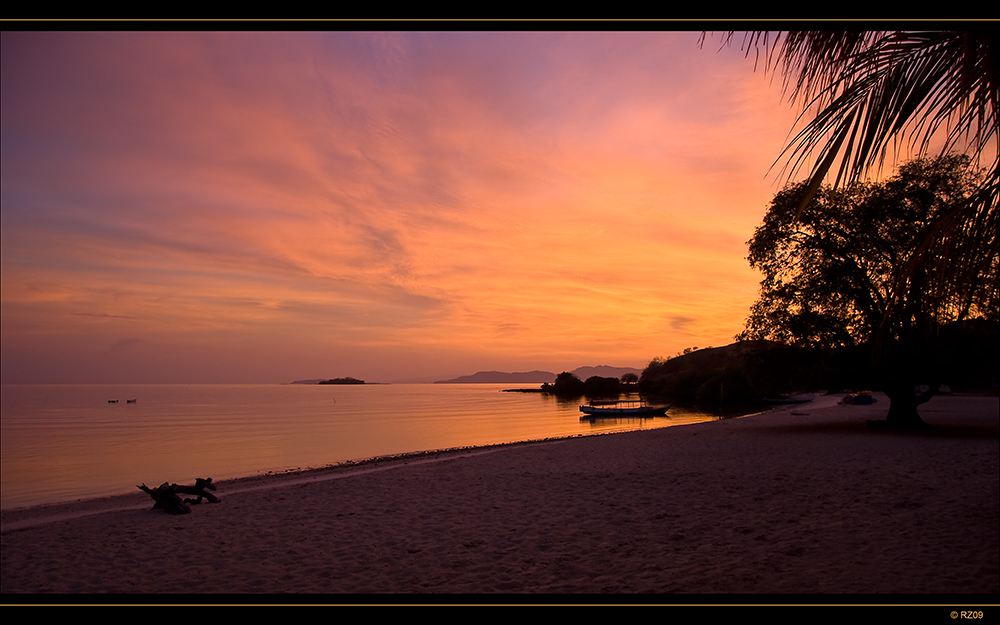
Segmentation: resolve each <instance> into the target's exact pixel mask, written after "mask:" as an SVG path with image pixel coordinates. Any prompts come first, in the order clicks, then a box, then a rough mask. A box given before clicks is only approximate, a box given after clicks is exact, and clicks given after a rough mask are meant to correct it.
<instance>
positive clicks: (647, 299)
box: [0, 31, 798, 383]
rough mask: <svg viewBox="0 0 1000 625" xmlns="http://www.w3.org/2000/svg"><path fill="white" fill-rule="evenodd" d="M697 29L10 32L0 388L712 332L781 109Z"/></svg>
mask: <svg viewBox="0 0 1000 625" xmlns="http://www.w3.org/2000/svg"><path fill="white" fill-rule="evenodd" d="M699 35H700V32H694V31H693V32H648V33H640V32H579V33H573V32H288V33H280V32H267V33H254V32H246V33H225V32H220V33H210V32H197V33H181V32H176V33H120V32H108V33H67V32H58V33H32V32H16V33H7V32H5V33H3V40H2V44H3V48H2V63H3V75H2V79H3V84H2V223H0V226H2V275H0V279H2V280H0V283H2V291H0V305H2V375H0V378H2V381H3V382H5V383H20V382H52V383H158V382H163V383H189V382H190V383H196V382H206V383H214V382H247V383H256V382H288V381H292V380H295V379H302V378H320V377H338V376H354V377H360V378H363V379H365V380H367V381H369V382H405V381H434V380H441V379H446V378H451V377H456V376H458V375H465V374H471V373H474V372H476V371H479V370H501V371H526V370H531V369H544V370H549V371H554V372H559V371H563V370H569V369H573V368H576V367H579V366H582V365H597V364H608V365H614V366H631V367H637V368H642V367H644V366H645V365H646V364H648V362H649V361H650V359H652V358H654V357H657V356H669V355H673V354H675V353H676V352H678V351H680V350H682V349H684V348H685V347H690V346H701V347H705V346H709V345H712V346H720V345H725V344H728V343H731V342H732V341H733V336H734V335H735V334H736V333H737V332H739V331H740V330H741V329H742V327H743V322H744V320H745V318H746V315H747V312H748V309H749V307H750V306H751V304H752V303H753V301H754V299H755V297H756V294H757V286H758V282H759V280H760V276H759V275H758V274H756V273H755V272H753V271H752V270H751V269H750V268H749V266H748V265H747V262H746V260H745V258H746V255H747V250H746V242H747V240H748V239H750V237H751V236H752V235H753V231H754V228H755V227H756V226H757V224H758V223H759V222H760V221H761V219H762V217H763V215H764V212H765V210H766V207H767V204H768V202H769V200H770V199H771V197H773V195H774V194H775V192H776V191H777V190H779V189H780V187H781V186H782V185H783V183H784V182H785V180H784V179H783V178H782V177H781V176H780V173H779V172H778V170H777V169H775V170H773V171H769V169H770V167H771V165H772V163H773V162H774V161H775V159H776V158H777V157H778V155H779V154H780V151H781V148H782V146H783V145H784V143H785V141H786V140H787V136H788V132H789V130H790V129H791V128H792V125H793V122H794V120H795V117H796V114H797V112H798V111H796V110H795V109H793V107H792V106H791V105H790V104H789V103H788V102H787V100H786V99H785V98H784V97H783V96H782V94H781V91H780V86H779V84H778V83H777V82H774V83H772V81H771V78H770V76H769V75H765V74H764V73H763V72H762V71H761V70H760V69H759V68H758V69H757V71H755V70H754V61H753V58H752V56H751V58H749V59H748V58H746V57H745V55H744V53H743V52H742V51H741V50H740V48H739V46H738V45H735V46H734V47H731V48H724V49H720V40H719V38H718V37H716V38H715V39H712V38H711V37H710V38H709V40H708V42H707V43H706V45H705V46H704V47H699V46H698V38H699Z"/></svg>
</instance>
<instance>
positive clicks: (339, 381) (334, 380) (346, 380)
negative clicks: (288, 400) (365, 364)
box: [292, 378, 365, 384]
mask: <svg viewBox="0 0 1000 625" xmlns="http://www.w3.org/2000/svg"><path fill="white" fill-rule="evenodd" d="M364 383H365V381H364V380H359V379H357V378H331V379H329V380H323V379H316V380H295V381H294V382H292V384H364Z"/></svg>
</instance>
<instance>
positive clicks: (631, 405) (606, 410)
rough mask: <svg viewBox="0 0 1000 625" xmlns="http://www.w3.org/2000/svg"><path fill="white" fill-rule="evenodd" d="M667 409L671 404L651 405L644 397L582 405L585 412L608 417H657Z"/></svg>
mask: <svg viewBox="0 0 1000 625" xmlns="http://www.w3.org/2000/svg"><path fill="white" fill-rule="evenodd" d="M667 410H670V406H650V405H648V404H646V402H645V400H642V399H621V400H596V401H591V402H590V403H588V404H585V405H582V406H580V412H582V413H583V414H587V415H591V416H608V417H655V416H661V415H665V414H667Z"/></svg>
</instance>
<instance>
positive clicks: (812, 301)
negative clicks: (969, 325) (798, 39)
mask: <svg viewBox="0 0 1000 625" xmlns="http://www.w3.org/2000/svg"><path fill="white" fill-rule="evenodd" d="M968 161H969V157H968V156H965V155H949V156H941V157H937V158H933V159H927V158H923V159H916V160H913V161H910V162H908V163H905V164H904V165H903V166H901V167H900V169H899V171H898V173H897V174H896V175H894V176H893V177H891V178H889V179H888V180H886V181H885V182H882V183H872V182H867V183H862V182H856V183H854V184H851V185H848V186H846V187H842V188H839V189H837V188H834V187H832V186H821V187H819V188H818V189H817V190H816V191H815V193H814V194H813V196H812V199H811V200H810V201H809V202H808V203H807V204H806V205H805V206H804V208H803V209H802V210H801V212H800V211H799V208H798V207H799V205H800V202H801V198H802V196H803V194H805V193H808V192H809V189H808V183H807V182H802V183H798V184H792V185H789V186H787V187H786V188H785V189H783V190H782V191H781V192H779V193H778V194H777V195H776V196H775V198H774V199H773V200H772V202H771V204H770V206H769V207H768V211H767V214H766V215H765V217H764V221H763V223H762V224H761V225H760V226H759V227H758V228H757V230H756V231H755V233H754V236H753V238H752V239H751V240H750V241H749V242H748V245H749V252H750V253H749V256H748V260H749V262H750V265H751V266H752V267H753V268H755V269H758V270H760V271H761V272H762V273H763V274H764V278H763V280H762V281H761V288H760V296H759V298H758V300H757V302H756V303H755V304H754V306H753V308H752V309H751V313H750V316H749V318H748V319H747V323H746V328H745V329H744V331H743V332H742V333H741V334H739V335H738V336H737V338H738V339H741V340H774V341H780V342H782V343H786V344H790V345H795V346H801V347H828V348H836V347H855V346H862V345H864V346H869V347H873V349H874V352H873V361H874V363H875V365H876V369H877V370H878V371H880V372H881V373H882V375H883V382H884V383H885V384H886V385H887V386H886V387H885V390H886V392H887V393H889V394H890V396H891V397H894V401H895V400H896V398H899V399H900V400H901V401H900V402H899V403H900V405H902V404H904V403H906V402H909V401H910V400H911V399H912V398H913V388H914V386H915V384H916V383H918V381H917V380H916V376H918V375H925V374H926V375H931V374H932V373H933V369H934V364H933V363H934V360H935V353H936V352H935V350H936V349H937V348H936V341H937V336H938V332H939V329H940V328H941V326H943V325H945V324H949V323H952V322H955V321H963V320H967V319H985V320H989V321H993V322H996V321H998V320H1000V269H998V267H1000V259H998V257H997V255H996V254H994V253H992V252H991V251H990V249H989V241H988V240H986V239H983V238H980V237H978V236H976V232H975V231H974V230H972V231H965V236H964V237H956V236H952V238H951V241H950V242H951V245H953V246H954V248H953V249H951V250H941V251H939V253H936V254H925V255H924V257H923V258H922V259H921V262H920V263H913V262H911V260H912V257H913V255H914V254H918V253H920V246H921V243H922V241H923V237H924V233H926V231H927V230H928V228H932V227H933V226H934V224H935V223H938V222H939V220H940V219H941V218H942V215H948V214H950V213H951V212H952V211H953V210H954V207H955V206H956V205H962V204H964V203H966V202H968V198H969V197H970V195H974V194H975V193H976V192H977V189H978V188H980V185H981V181H982V178H983V177H984V175H985V174H984V173H983V172H981V171H978V170H974V169H969V168H968ZM954 249H961V250H963V255H962V263H961V266H959V267H956V264H955V256H954ZM928 398H929V396H928ZM915 405H916V404H913V406H910V407H908V408H907V410H909V408H912V415H910V417H911V418H916V412H915V410H916V409H915ZM890 414H892V410H891V409H890Z"/></svg>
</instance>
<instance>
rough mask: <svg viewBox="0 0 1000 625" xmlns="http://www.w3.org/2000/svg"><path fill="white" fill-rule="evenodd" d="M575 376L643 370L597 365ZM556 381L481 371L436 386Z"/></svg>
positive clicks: (546, 374) (544, 374) (551, 376)
mask: <svg viewBox="0 0 1000 625" xmlns="http://www.w3.org/2000/svg"><path fill="white" fill-rule="evenodd" d="M570 373H572V374H573V375H575V376H576V377H578V378H580V379H581V380H586V379H587V378H590V377H593V376H600V377H604V378H620V377H622V376H623V375H625V374H626V373H634V374H636V375H639V374H641V373H642V369H635V368H633V367H611V366H609V365H597V366H593V367H577V368H576V369H574V370H573V371H570ZM555 379H556V374H555V373H552V372H551V371H524V372H517V373H508V372H505V371H479V372H477V373H474V374H472V375H463V376H459V377H457V378H453V379H451V380H440V381H438V382H435V384H512V383H516V384H532V383H538V384H541V383H543V382H549V383H552V382H554V381H555Z"/></svg>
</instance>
